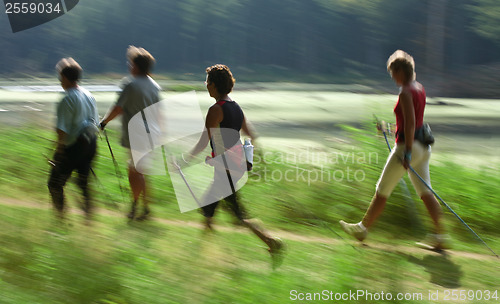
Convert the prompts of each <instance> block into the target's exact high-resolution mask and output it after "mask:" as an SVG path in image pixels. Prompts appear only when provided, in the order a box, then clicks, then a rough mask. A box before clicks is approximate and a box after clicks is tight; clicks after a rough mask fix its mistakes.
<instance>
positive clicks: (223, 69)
mask: <svg viewBox="0 0 500 304" xmlns="http://www.w3.org/2000/svg"><path fill="white" fill-rule="evenodd" d="M206 72H207V76H208V77H207V83H209V84H210V83H213V84H214V85H215V88H216V89H217V92H219V94H222V95H225V94H228V93H230V92H231V91H232V89H233V86H234V82H235V81H236V80H235V79H234V77H233V74H232V73H231V70H230V69H229V67H228V66H226V65H223V64H216V65H213V66H210V67H208V68H207V69H206Z"/></svg>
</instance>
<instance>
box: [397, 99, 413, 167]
mask: <svg viewBox="0 0 500 304" xmlns="http://www.w3.org/2000/svg"><path fill="white" fill-rule="evenodd" d="M399 98H400V101H401V110H402V112H403V117H404V130H405V154H406V153H407V152H409V153H411V149H412V147H413V140H414V136H415V109H414V108H413V98H412V96H411V93H410V92H406V91H403V92H401V94H399ZM403 165H404V166H405V168H407V167H408V166H407V165H408V164H407V163H403Z"/></svg>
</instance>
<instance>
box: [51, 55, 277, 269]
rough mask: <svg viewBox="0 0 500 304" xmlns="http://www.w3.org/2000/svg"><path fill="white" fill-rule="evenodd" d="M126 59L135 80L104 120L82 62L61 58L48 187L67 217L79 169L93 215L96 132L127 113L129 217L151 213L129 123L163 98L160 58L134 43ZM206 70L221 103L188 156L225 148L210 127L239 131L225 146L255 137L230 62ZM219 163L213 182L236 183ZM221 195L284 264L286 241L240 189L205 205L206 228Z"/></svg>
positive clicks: (209, 85) (86, 206) (80, 183)
mask: <svg viewBox="0 0 500 304" xmlns="http://www.w3.org/2000/svg"><path fill="white" fill-rule="evenodd" d="M127 64H128V68H129V71H130V74H131V76H132V78H131V81H129V82H128V83H126V84H125V85H124V86H123V89H122V91H121V92H120V94H119V97H118V100H117V102H116V103H115V104H114V105H113V106H112V107H111V108H110V109H109V111H108V112H107V114H106V115H105V116H104V118H103V119H102V120H101V121H99V117H98V113H97V106H96V101H95V99H94V97H93V96H92V95H91V94H90V93H89V92H88V91H86V90H85V89H84V88H82V87H80V86H79V85H78V82H79V80H80V77H81V73H82V68H81V67H80V65H79V64H78V63H77V62H76V61H75V60H74V59H72V58H64V59H61V60H60V61H59V63H58V64H57V65H56V70H57V72H58V74H59V79H60V81H61V86H62V88H63V89H64V90H65V95H64V97H63V99H62V100H61V101H60V102H59V103H58V105H57V122H56V132H57V135H58V140H57V149H56V152H55V155H54V162H53V163H54V166H53V168H52V171H51V173H50V178H49V182H48V187H49V191H50V194H51V196H52V201H53V205H54V209H55V210H56V214H57V215H58V216H59V217H60V218H64V211H65V209H64V192H63V187H64V185H65V183H66V181H67V180H68V178H69V177H70V176H71V173H72V172H73V171H75V170H76V171H77V172H78V186H79V187H80V188H81V189H82V193H83V196H84V200H85V203H84V206H83V210H84V211H85V214H86V216H87V218H89V219H90V217H91V215H92V203H91V199H90V193H89V191H88V186H87V183H88V176H89V173H90V170H91V163H92V160H93V158H94V156H95V153H96V137H97V133H98V132H99V129H100V130H101V131H104V130H105V128H106V125H107V124H108V123H109V122H110V121H112V120H113V119H115V118H116V117H118V116H121V118H122V136H121V145H122V146H123V147H125V148H126V149H127V150H128V152H129V156H130V160H129V161H128V180H129V183H130V188H131V190H132V206H131V210H130V212H129V213H128V218H129V219H130V220H145V219H147V218H148V217H149V216H150V213H151V211H150V208H149V199H150V198H149V196H148V191H149V189H148V185H147V182H146V178H145V176H144V174H142V173H141V172H139V170H137V168H136V167H135V165H134V162H133V160H132V153H131V145H130V137H129V129H128V125H129V121H130V120H131V119H132V117H134V115H136V114H137V113H140V112H141V111H143V110H144V109H146V108H147V107H149V106H151V105H154V104H155V103H157V102H159V101H160V96H159V94H160V91H161V88H160V86H159V85H158V84H157V83H156V82H155V81H154V80H153V79H152V78H151V71H152V68H153V66H154V64H155V59H154V57H153V56H152V55H151V54H150V53H149V52H148V51H147V50H145V49H144V48H138V47H135V46H130V47H129V48H128V50H127ZM206 73H207V78H206V82H205V84H206V87H207V90H208V92H209V95H210V96H211V97H212V98H214V99H215V101H216V102H215V104H214V105H212V106H211V107H210V109H209V110H208V113H207V116H206V122H205V131H204V132H203V133H202V136H201V137H200V140H199V142H198V143H197V144H196V145H195V147H194V148H193V149H192V151H191V152H190V153H188V154H187V156H186V159H187V161H189V160H191V159H192V158H194V157H195V156H196V155H197V154H199V153H201V152H202V151H203V150H204V149H205V148H206V146H207V145H208V143H210V146H211V147H212V156H213V157H214V158H215V157H216V156H217V154H223V153H224V151H217V150H216V146H217V144H216V143H215V142H214V138H213V134H211V130H214V129H217V128H228V129H232V130H234V131H235V132H236V134H237V135H236V136H234V134H235V133H234V132H233V133H232V136H231V137H232V138H233V139H234V140H232V141H231V140H228V138H224V135H223V138H222V139H223V146H224V147H223V148H222V149H223V150H224V149H229V148H231V147H232V146H233V145H235V144H237V143H240V130H243V132H244V133H246V134H247V135H249V136H250V137H251V138H252V139H254V138H255V137H256V135H255V133H254V132H253V131H251V128H250V127H249V126H248V125H247V122H246V119H245V115H244V113H243V111H242V110H241V108H240V106H239V105H238V104H237V103H236V102H235V101H233V100H232V99H231V98H230V97H229V93H230V92H231V91H232V88H233V86H234V82H235V79H234V77H233V75H232V73H231V71H230V69H229V68H228V67H227V66H225V65H221V64H217V65H214V66H211V67H208V68H207V69H206ZM240 144H241V143H240ZM186 159H185V160H186ZM214 167H215V170H214V171H215V172H214V181H215V180H217V179H221V178H226V179H227V178H229V182H230V183H231V185H232V184H233V183H236V182H237V180H234V181H233V180H231V176H230V174H229V173H228V172H226V171H229V169H228V168H227V167H226V169H225V170H224V169H220V166H214ZM226 173H227V174H226ZM226 176H227V177H226ZM211 194H213V193H211ZM141 197H142V202H143V204H142V206H143V210H142V212H141V213H140V215H139V214H138V213H137V209H138V204H139V201H140V199H141ZM220 200H225V201H226V202H227V203H228V204H229V207H230V209H231V210H232V211H233V213H234V215H235V216H236V218H237V219H238V220H239V222H240V223H241V224H242V225H244V226H246V227H248V228H249V229H250V230H251V231H252V232H253V233H254V234H255V235H256V236H258V237H259V238H260V239H261V240H262V241H263V242H264V243H265V244H266V245H267V246H268V247H269V249H268V250H269V253H270V254H271V257H272V258H273V265H274V266H277V265H279V263H280V261H281V257H282V253H283V251H284V244H283V242H282V241H281V240H280V239H279V238H277V237H272V236H271V235H269V233H267V232H266V231H265V230H264V229H262V228H261V227H260V226H259V225H258V224H257V223H256V222H255V221H251V220H250V219H248V218H247V217H246V214H245V212H244V211H243V210H244V209H243V207H242V206H241V204H240V202H239V199H238V193H237V192H236V191H234V188H233V193H232V194H231V195H229V196H227V197H223V196H219V197H216V198H215V200H214V202H213V203H211V204H209V205H206V206H202V211H203V215H204V217H205V225H206V228H207V229H210V230H212V229H213V226H212V222H213V216H214V214H215V210H216V208H217V206H218V203H219V201H220Z"/></svg>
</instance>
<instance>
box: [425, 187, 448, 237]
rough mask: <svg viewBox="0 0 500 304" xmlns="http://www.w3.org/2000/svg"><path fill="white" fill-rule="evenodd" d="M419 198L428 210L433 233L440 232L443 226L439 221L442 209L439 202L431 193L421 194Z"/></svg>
mask: <svg viewBox="0 0 500 304" xmlns="http://www.w3.org/2000/svg"><path fill="white" fill-rule="evenodd" d="M421 199H422V201H423V202H424V204H425V207H427V211H429V214H430V216H431V219H432V222H433V224H434V229H435V233H436V234H442V233H443V227H442V226H441V222H440V219H441V214H442V210H441V206H440V205H439V202H438V201H437V200H436V198H435V197H434V195H433V194H432V193H426V194H424V195H422V197H421Z"/></svg>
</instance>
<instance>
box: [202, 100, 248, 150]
mask: <svg viewBox="0 0 500 304" xmlns="http://www.w3.org/2000/svg"><path fill="white" fill-rule="evenodd" d="M217 104H218V105H219V106H220V107H221V108H222V113H223V115H224V118H223V119H222V121H221V122H220V124H219V128H221V129H233V130H236V131H237V132H224V131H223V130H221V134H222V140H223V142H224V147H225V148H226V149H229V148H231V147H233V146H234V145H236V144H237V143H238V142H239V141H240V130H241V126H242V125H243V118H244V115H243V111H242V110H241V108H240V106H239V105H238V104H237V103H236V102H235V101H227V100H220V101H218V102H217ZM210 146H211V147H212V150H213V143H212V139H210Z"/></svg>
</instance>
